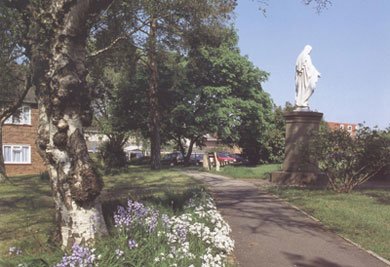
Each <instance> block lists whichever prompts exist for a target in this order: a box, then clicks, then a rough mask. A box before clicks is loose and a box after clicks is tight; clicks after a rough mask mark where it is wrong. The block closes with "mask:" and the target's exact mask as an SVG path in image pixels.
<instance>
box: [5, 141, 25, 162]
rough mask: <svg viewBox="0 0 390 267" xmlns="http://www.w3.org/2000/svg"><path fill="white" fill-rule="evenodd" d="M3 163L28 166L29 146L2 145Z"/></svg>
mask: <svg viewBox="0 0 390 267" xmlns="http://www.w3.org/2000/svg"><path fill="white" fill-rule="evenodd" d="M3 155H4V163H6V164H30V163H31V147H30V146H29V145H3Z"/></svg>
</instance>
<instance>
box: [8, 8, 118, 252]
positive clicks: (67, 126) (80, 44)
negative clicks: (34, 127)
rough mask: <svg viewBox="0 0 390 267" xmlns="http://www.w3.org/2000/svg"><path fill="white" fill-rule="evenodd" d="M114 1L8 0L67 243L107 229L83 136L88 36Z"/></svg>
mask: <svg viewBox="0 0 390 267" xmlns="http://www.w3.org/2000/svg"><path fill="white" fill-rule="evenodd" d="M111 2H112V0H54V1H48V0H43V1H34V0H31V1H28V0H16V1H4V2H2V3H3V4H5V6H6V7H7V8H9V9H11V10H13V11H16V12H18V15H19V19H20V20H21V21H22V22H23V30H24V34H23V36H22V37H21V39H20V42H19V44H18V45H19V46H21V47H23V48H24V51H25V55H26V56H27V57H28V58H29V60H30V62H31V63H30V66H31V69H30V73H31V77H32V78H31V82H32V85H33V86H34V87H35V88H36V94H37V99H38V108H39V127H38V140H37V145H38V147H39V151H40V154H41V156H42V157H43V158H44V160H45V162H46V164H47V166H48V169H49V174H50V178H51V185H52V190H53V198H54V201H55V206H56V219H57V222H58V226H59V229H58V230H59V231H58V233H59V237H60V238H61V240H62V245H63V246H64V247H69V246H71V245H72V244H73V243H80V242H83V241H85V242H88V241H91V240H93V239H94V238H95V237H96V236H98V235H102V234H105V233H106V232H107V230H106V226H105V223H104V219H103V215H102V211H101V203H100V200H99V198H98V197H99V194H100V191H101V189H102V187H103V182H102V179H101V177H99V175H98V173H97V172H96V171H95V170H94V168H93V165H92V162H91V159H90V158H89V155H88V151H87V147H86V143H85V140H84V137H83V127H84V126H87V125H89V124H90V122H91V119H92V112H91V107H90V102H91V101H90V100H91V96H90V92H89V90H87V87H86V80H85V77H86V74H87V69H86V67H85V58H86V40H87V36H88V32H89V29H90V26H91V24H92V21H93V20H94V19H95V18H96V16H97V15H98V14H99V13H100V11H101V10H104V9H106V8H107V7H108V6H109V4H110V3H111Z"/></svg>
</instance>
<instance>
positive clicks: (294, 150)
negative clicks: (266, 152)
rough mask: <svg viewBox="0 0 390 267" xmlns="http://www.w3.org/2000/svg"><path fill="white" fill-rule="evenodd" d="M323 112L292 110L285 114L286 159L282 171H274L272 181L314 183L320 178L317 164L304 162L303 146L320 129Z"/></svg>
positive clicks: (299, 183)
mask: <svg viewBox="0 0 390 267" xmlns="http://www.w3.org/2000/svg"><path fill="white" fill-rule="evenodd" d="M322 116H323V113H319V112H312V111H292V112H287V113H285V114H284V118H285V120H286V146H285V159H284V161H283V165H282V171H278V172H273V173H272V175H271V181H272V182H275V183H279V184H297V185H304V184H313V183H316V182H317V180H318V179H319V176H320V175H319V172H318V168H317V166H313V165H309V164H307V163H306V162H304V160H303V159H304V157H303V156H302V155H301V153H302V152H301V149H302V146H306V145H308V138H309V135H308V134H309V133H310V132H312V131H318V129H319V126H320V121H321V119H322Z"/></svg>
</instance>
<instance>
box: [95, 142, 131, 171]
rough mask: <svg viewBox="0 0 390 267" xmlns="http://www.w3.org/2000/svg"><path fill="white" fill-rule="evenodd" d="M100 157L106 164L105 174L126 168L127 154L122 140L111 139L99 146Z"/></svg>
mask: <svg viewBox="0 0 390 267" xmlns="http://www.w3.org/2000/svg"><path fill="white" fill-rule="evenodd" d="M98 155H99V157H100V159H101V160H102V161H103V162H104V172H105V173H110V172H113V171H117V170H119V169H121V168H124V167H126V153H125V152H124V151H123V142H122V140H119V142H117V140H113V139H109V140H107V141H104V142H103V143H102V144H101V145H100V146H99V152H98Z"/></svg>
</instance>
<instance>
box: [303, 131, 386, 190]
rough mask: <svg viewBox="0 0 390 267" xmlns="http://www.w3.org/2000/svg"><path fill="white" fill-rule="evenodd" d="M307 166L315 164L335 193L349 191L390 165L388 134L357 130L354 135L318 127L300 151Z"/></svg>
mask: <svg viewBox="0 0 390 267" xmlns="http://www.w3.org/2000/svg"><path fill="white" fill-rule="evenodd" d="M303 152H304V154H306V156H307V161H308V162H309V164H316V163H318V167H319V169H320V171H322V172H323V173H325V174H326V175H327V176H328V178H329V185H330V187H331V188H332V189H333V190H335V191H337V192H350V191H351V190H353V189H354V188H355V187H356V186H358V185H360V184H362V183H364V182H366V181H367V180H369V179H370V178H372V177H373V176H375V175H377V174H378V173H380V172H381V171H383V170H385V169H386V168H389V166H390V160H389V159H390V134H389V131H381V130H377V129H370V128H369V127H361V129H360V130H359V131H358V132H357V134H356V136H355V137H353V136H351V135H350V134H349V133H348V132H347V131H345V130H330V129H328V128H326V127H322V128H321V129H320V131H319V132H318V133H316V134H313V136H312V137H311V141H310V142H309V145H308V146H306V147H305V148H303Z"/></svg>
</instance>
